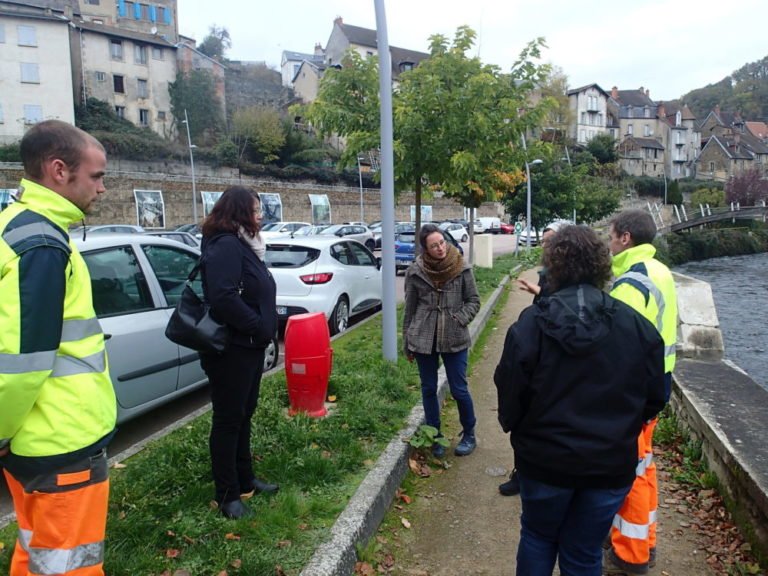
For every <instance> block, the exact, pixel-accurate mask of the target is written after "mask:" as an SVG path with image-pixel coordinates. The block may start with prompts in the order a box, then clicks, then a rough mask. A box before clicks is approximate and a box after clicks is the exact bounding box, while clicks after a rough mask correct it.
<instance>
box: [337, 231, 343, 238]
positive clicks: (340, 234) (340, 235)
mask: <svg viewBox="0 0 768 576" xmlns="http://www.w3.org/2000/svg"><path fill="white" fill-rule="evenodd" d="M336 236H338V237H339V238H341V237H342V236H344V233H343V232H342V231H341V230H339V231H338V232H336Z"/></svg>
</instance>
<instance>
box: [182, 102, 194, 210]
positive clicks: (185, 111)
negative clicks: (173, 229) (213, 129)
mask: <svg viewBox="0 0 768 576" xmlns="http://www.w3.org/2000/svg"><path fill="white" fill-rule="evenodd" d="M182 122H184V124H185V125H186V127H187V144H188V145H189V165H190V166H191V168H192V222H193V223H195V224H197V190H196V188H195V157H194V156H193V155H192V148H197V146H195V145H194V144H192V138H190V136H189V118H188V117H187V109H186V108H184V120H182Z"/></svg>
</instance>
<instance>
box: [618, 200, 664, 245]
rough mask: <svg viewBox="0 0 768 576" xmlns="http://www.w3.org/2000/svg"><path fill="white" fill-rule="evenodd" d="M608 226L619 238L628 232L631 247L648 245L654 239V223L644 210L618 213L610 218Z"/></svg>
mask: <svg viewBox="0 0 768 576" xmlns="http://www.w3.org/2000/svg"><path fill="white" fill-rule="evenodd" d="M610 225H611V227H613V231H614V232H615V233H616V234H617V235H619V236H621V235H622V234H624V233H625V232H629V236H630V238H631V239H632V240H631V242H632V245H633V246H639V245H640V244H650V243H651V242H653V239H654V238H655V237H656V222H654V221H653V216H651V214H650V212H647V211H646V210H640V209H638V208H632V209H630V210H624V211H623V212H619V213H618V214H616V215H615V216H614V217H613V218H611V220H610Z"/></svg>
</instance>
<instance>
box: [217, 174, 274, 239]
mask: <svg viewBox="0 0 768 576" xmlns="http://www.w3.org/2000/svg"><path fill="white" fill-rule="evenodd" d="M254 200H257V201H259V202H261V199H260V198H259V195H258V194H257V193H256V192H255V191H254V190H253V189H252V188H248V187H247V186H230V187H229V188H227V189H226V190H224V193H223V194H222V195H221V198H219V199H218V200H217V201H216V204H214V205H213V208H212V209H211V213H210V214H208V217H207V218H206V219H205V221H204V222H203V236H205V237H211V236H215V235H216V234H221V233H223V232H228V233H231V234H237V233H238V232H239V230H240V228H242V229H243V230H245V232H246V233H248V234H249V235H250V236H255V235H256V234H258V232H259V227H258V226H257V225H256V222H255V221H254V220H253V201H254Z"/></svg>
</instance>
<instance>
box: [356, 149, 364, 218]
mask: <svg viewBox="0 0 768 576" xmlns="http://www.w3.org/2000/svg"><path fill="white" fill-rule="evenodd" d="M360 160H361V158H360V155H359V154H358V156H357V176H358V178H360V222H365V210H364V208H363V173H362V172H361V171H360Z"/></svg>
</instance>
